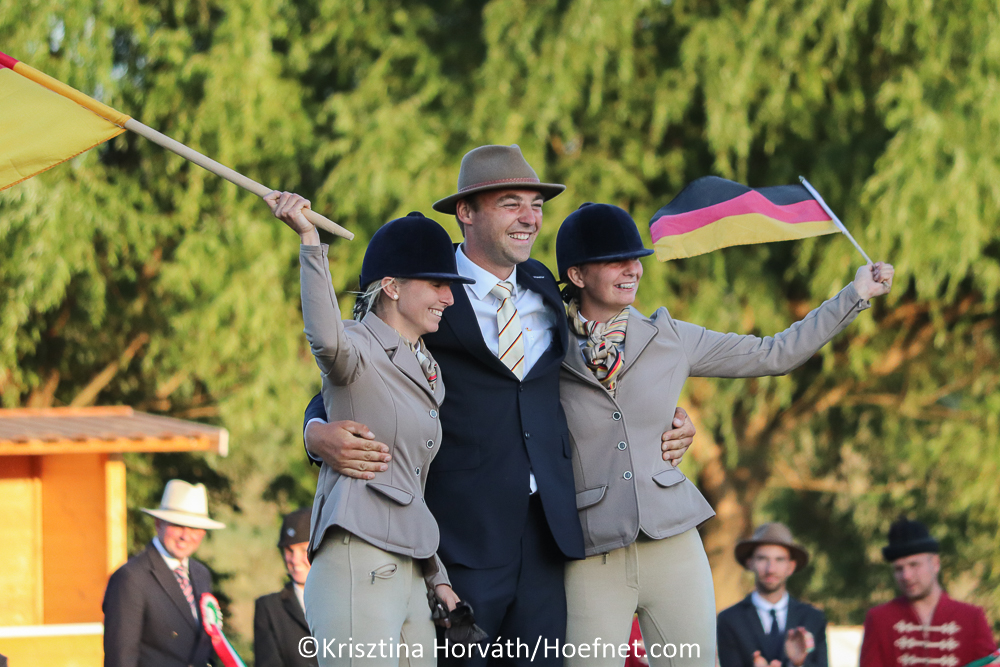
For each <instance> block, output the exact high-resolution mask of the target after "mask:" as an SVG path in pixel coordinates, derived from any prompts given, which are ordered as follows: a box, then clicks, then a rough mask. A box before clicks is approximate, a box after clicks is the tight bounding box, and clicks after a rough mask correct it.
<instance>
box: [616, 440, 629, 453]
mask: <svg viewBox="0 0 1000 667" xmlns="http://www.w3.org/2000/svg"><path fill="white" fill-rule="evenodd" d="M626 447H628V445H626V444H625V441H624V440H622V441H621V442H619V443H618V449H620V450H622V451H625V448H626Z"/></svg>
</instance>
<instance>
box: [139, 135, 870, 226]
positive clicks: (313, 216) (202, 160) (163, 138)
mask: <svg viewBox="0 0 1000 667" xmlns="http://www.w3.org/2000/svg"><path fill="white" fill-rule="evenodd" d="M125 129H126V130H130V131H132V132H135V133H136V134H138V135H140V136H143V137H145V138H147V139H149V140H150V141H152V142H153V143H155V144H159V145H160V146H163V147H164V148H166V149H167V150H168V151H171V152H173V153H176V154H177V155H180V156H181V157H182V158H184V159H185V160H189V161H191V162H194V163H195V164H196V165H198V166H200V167H204V168H205V169H207V170H208V171H210V172H212V173H213V174H215V175H216V176H221V177H222V178H224V179H226V180H227V181H229V182H230V183H234V184H236V185H238V186H240V187H241V188H243V189H244V190H249V191H250V192H252V193H254V194H255V195H257V196H258V197H263V196H264V195H266V194H267V193H269V192H271V191H272V188H269V187H267V186H265V185H261V184H260V183H258V182H257V181H255V180H253V179H250V178H247V177H246V176H244V175H243V174H241V173H239V172H238V171H234V170H232V169H230V168H229V167H227V166H225V165H223V164H219V163H218V162H216V161H215V160H213V159H212V158H210V157H207V156H205V155H202V154H201V153H199V152H198V151H196V150H194V149H192V148H188V147H187V146H185V145H184V144H182V143H180V142H179V141H175V140H173V139H171V138H170V137H168V136H167V135H165V134H162V133H160V132H157V131H156V130H154V129H153V128H151V127H149V126H147V125H143V124H142V123H140V122H139V121H137V120H136V119H134V118H129V119H128V120H127V121H126V122H125ZM807 187H808V186H807ZM820 203H821V204H822V203H823V202H822V200H820ZM302 212H303V213H304V214H305V216H306V220H308V221H309V222H311V223H313V224H314V225H316V226H317V227H319V228H320V229H325V230H326V231H328V232H330V233H331V234H336V235H337V236H340V237H343V238H345V239H348V240H350V239H353V238H354V234H353V233H352V232H350V231H348V230H346V229H344V228H343V227H341V226H340V225H338V224H337V223H335V222H334V221H333V220H329V219H327V218H325V217H323V216H322V215H320V214H319V213H317V212H316V211H314V210H312V209H305V210H304V211H302ZM831 215H832V214H831ZM845 233H846V230H845ZM848 236H850V235H849V234H848ZM855 245H856V244H855Z"/></svg>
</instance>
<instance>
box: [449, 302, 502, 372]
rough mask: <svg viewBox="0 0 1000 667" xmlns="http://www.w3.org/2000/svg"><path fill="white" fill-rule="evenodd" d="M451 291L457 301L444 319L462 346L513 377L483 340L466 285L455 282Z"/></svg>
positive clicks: (481, 359) (490, 365)
mask: <svg viewBox="0 0 1000 667" xmlns="http://www.w3.org/2000/svg"><path fill="white" fill-rule="evenodd" d="M451 293H452V295H453V296H454V297H455V303H454V304H453V305H451V306H448V308H446V309H445V311H444V316H443V319H442V321H443V322H444V323H445V324H446V325H447V326H448V328H449V329H451V331H452V333H454V334H455V338H457V339H458V342H459V344H460V345H462V347H464V348H465V349H466V350H468V352H469V354H471V355H472V356H474V357H476V358H477V359H479V360H480V361H481V362H483V363H484V364H486V365H487V366H489V367H490V368H491V369H493V370H494V371H495V372H497V373H508V374H510V375H511V377H513V376H514V373H512V372H511V370H510V369H509V368H507V367H506V366H505V365H504V364H503V362H502V361H500V359H498V358H497V355H495V354H493V352H491V351H490V348H488V347H486V341H484V340H483V330H482V329H480V328H479V321H478V320H477V319H476V312H475V311H474V310H473V309H472V302H471V301H469V293H468V292H466V291H465V285H459V284H457V283H456V284H453V285H452V286H451Z"/></svg>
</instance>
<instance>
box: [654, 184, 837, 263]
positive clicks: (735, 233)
mask: <svg viewBox="0 0 1000 667" xmlns="http://www.w3.org/2000/svg"><path fill="white" fill-rule="evenodd" d="M649 231H650V235H651V236H652V238H653V248H654V249H655V250H656V258H657V259H658V260H660V261H661V262H666V261H668V260H671V259H678V258H681V257H694V256H695V255H702V254H704V253H706V252H712V251H713V250H718V249H720V248H728V247H730V246H735V245H750V244H754V243H771V242H773V241H790V240H793V239H804V238H809V237H810V236H822V235H823V234H835V233H837V232H839V231H841V229H840V228H839V227H837V225H836V223H835V222H834V221H833V219H832V218H831V217H830V215H828V214H827V212H826V211H825V210H824V209H823V207H822V206H821V205H820V203H819V202H818V201H816V199H814V198H813V196H812V195H811V194H810V193H809V191H808V190H806V188H805V187H804V186H802V185H778V186H774V187H769V188H750V187H747V186H745V185H741V184H740V183H736V182H734V181H729V180H726V179H724V178H719V177H718V176H705V177H703V178H699V179H698V180H696V181H692V182H691V183H689V184H688V185H687V186H685V188H684V189H683V190H681V191H680V193H679V194H678V195H677V196H676V197H674V198H673V199H672V200H671V201H670V203H669V204H667V205H666V206H664V207H663V208H661V209H660V210H659V211H657V212H656V214H655V215H653V218H652V219H651V220H650V221H649Z"/></svg>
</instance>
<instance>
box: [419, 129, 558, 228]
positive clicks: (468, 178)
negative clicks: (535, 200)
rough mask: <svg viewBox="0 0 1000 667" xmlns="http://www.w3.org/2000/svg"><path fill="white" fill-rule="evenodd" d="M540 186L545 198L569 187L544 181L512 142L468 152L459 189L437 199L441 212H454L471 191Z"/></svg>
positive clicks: (481, 147) (473, 192)
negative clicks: (540, 179)
mask: <svg viewBox="0 0 1000 667" xmlns="http://www.w3.org/2000/svg"><path fill="white" fill-rule="evenodd" d="M507 189H518V190H520V189H524V190H537V191H538V192H541V193H542V196H543V197H545V199H546V200H549V199H552V198H553V197H555V196H556V195H558V194H559V193H560V192H562V191H563V190H565V189H566V186H565V185H559V184H557V183H542V182H541V181H539V180H538V175H537V174H536V173H535V170H534V169H532V168H531V165H530V164H528V161H527V160H525V159H524V156H523V155H521V148H520V147H519V146H518V145H517V144H514V145H512V146H480V147H479V148H474V149H472V150H471V151H469V152H468V153H466V154H465V157H463V158H462V166H461V168H460V169H459V170H458V192H456V193H455V194H453V195H451V196H450V197H445V198H444V199H440V200H438V201H436V202H434V210H435V211H437V212H438V213H450V214H452V215H454V214H455V204H457V203H458V200H460V199H465V198H466V197H468V196H469V195H474V194H476V193H477V192H485V191H486V190H507Z"/></svg>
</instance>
